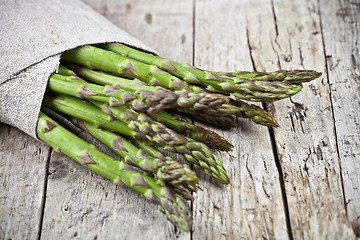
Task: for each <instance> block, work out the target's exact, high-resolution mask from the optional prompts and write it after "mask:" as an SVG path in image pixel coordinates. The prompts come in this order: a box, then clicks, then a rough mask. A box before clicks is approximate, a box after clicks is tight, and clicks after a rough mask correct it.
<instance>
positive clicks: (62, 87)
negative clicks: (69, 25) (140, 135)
mask: <svg viewBox="0 0 360 240" xmlns="http://www.w3.org/2000/svg"><path fill="white" fill-rule="evenodd" d="M79 79H81V78H78V77H76V76H63V75H59V74H52V75H51V76H50V79H49V83H48V89H49V90H52V91H55V92H57V93H62V94H67V95H71V96H73V97H78V98H82V99H90V100H95V101H101V102H106V103H109V104H110V105H111V106H121V105H127V106H130V107H132V108H133V109H135V110H139V111H147V112H150V113H156V112H158V111H161V110H163V109H167V108H172V107H173V106H174V104H175V103H176V100H177V96H176V95H175V94H173V95H174V96H173V97H166V96H165V95H162V94H161V93H160V94H159V91H158V92H151V93H148V92H144V91H143V92H136V93H130V92H128V91H125V90H122V89H115V88H113V87H112V86H109V85H106V86H101V85H97V84H92V83H86V82H85V81H83V82H82V81H80V80H79ZM165 91H168V90H165ZM156 93H157V94H158V95H155V94H156ZM164 93H166V92H164ZM169 95H171V94H169ZM159 99H167V100H166V101H162V102H161V101H158V100H159Z"/></svg>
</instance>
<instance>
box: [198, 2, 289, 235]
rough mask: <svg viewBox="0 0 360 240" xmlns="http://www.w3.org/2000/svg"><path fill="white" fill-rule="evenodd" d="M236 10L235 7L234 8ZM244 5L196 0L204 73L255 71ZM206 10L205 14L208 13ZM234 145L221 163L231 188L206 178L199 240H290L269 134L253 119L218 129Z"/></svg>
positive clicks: (200, 62)
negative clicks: (207, 70)
mask: <svg viewBox="0 0 360 240" xmlns="http://www.w3.org/2000/svg"><path fill="white" fill-rule="evenodd" d="M229 6H231V7H229ZM245 6H246V5H245V2H243V3H239V2H237V3H234V1H196V11H195V26H196V28H195V65H196V66H198V67H201V68H205V69H211V70H217V69H221V70H223V71H226V70H228V71H230V70H235V69H243V70H252V64H251V59H250V55H249V48H248V45H247V35H246V34H247V33H246V28H247V25H246V18H245V16H244V15H242V14H239V13H240V12H243V11H247V10H245ZM204 9H206V11H205V10H204ZM216 131H217V132H218V133H219V134H220V135H222V136H224V137H225V138H226V139H228V140H229V141H230V142H231V143H233V144H234V146H235V147H234V149H233V151H232V152H230V153H229V154H226V153H221V154H218V155H219V156H220V159H221V161H222V162H223V163H224V166H225V168H226V169H227V170H228V173H229V175H230V181H231V183H230V184H229V185H228V186H218V185H216V184H214V183H213V182H211V181H209V180H208V179H207V178H206V179H205V180H204V181H201V182H200V185H201V186H203V188H204V190H203V191H200V192H198V193H197V194H196V195H195V196H196V198H195V201H194V210H193V212H194V226H193V228H194V230H193V238H194V239H259V238H263V239H275V238H276V239H287V238H288V234H287V228H286V219H285V211H284V206H283V202H282V194H281V188H280V183H279V175H278V171H277V168H276V165H275V161H274V157H273V153H272V147H271V143H270V138H269V134H268V129H267V128H265V127H262V126H258V125H256V124H254V123H252V122H250V121H248V120H241V122H240V127H239V128H237V129H232V130H229V131H221V130H218V129H217V130H216Z"/></svg>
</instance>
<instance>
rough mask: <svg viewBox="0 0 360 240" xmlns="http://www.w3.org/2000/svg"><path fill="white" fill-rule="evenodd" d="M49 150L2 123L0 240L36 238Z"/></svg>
mask: <svg viewBox="0 0 360 240" xmlns="http://www.w3.org/2000/svg"><path fill="white" fill-rule="evenodd" d="M49 150H50V148H49V147H48V146H46V145H45V144H43V143H41V142H38V141H36V140H35V139H33V138H31V137H29V136H27V135H26V134H25V133H23V132H21V131H20V130H18V129H16V128H13V127H10V126H8V125H6V124H3V123H0V179H1V187H0V238H1V239H36V238H37V237H38V235H39V229H40V225H41V219H42V209H43V197H44V196H43V193H44V187H45V176H46V167H47V161H48V155H49Z"/></svg>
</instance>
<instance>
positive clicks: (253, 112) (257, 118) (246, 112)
mask: <svg viewBox="0 0 360 240" xmlns="http://www.w3.org/2000/svg"><path fill="white" fill-rule="evenodd" d="M230 104H232V105H234V106H237V107H238V108H239V111H238V112H237V115H238V116H239V117H242V118H249V119H251V120H252V121H253V122H254V123H257V124H260V125H264V126H267V127H279V124H278V123H277V121H276V120H275V118H274V117H273V116H272V115H271V114H270V113H268V112H267V111H265V110H264V109H262V108H260V107H258V106H256V105H254V104H251V105H249V104H247V103H246V102H243V101H241V100H236V101H235V100H232V101H231V102H230Z"/></svg>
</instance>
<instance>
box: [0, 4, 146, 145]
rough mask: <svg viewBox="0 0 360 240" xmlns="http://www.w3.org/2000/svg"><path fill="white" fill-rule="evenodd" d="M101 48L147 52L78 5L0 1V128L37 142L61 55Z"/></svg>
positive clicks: (91, 11) (143, 47)
mask: <svg viewBox="0 0 360 240" xmlns="http://www.w3.org/2000/svg"><path fill="white" fill-rule="evenodd" d="M102 42H122V43H126V44H129V45H132V46H136V47H139V48H142V49H146V50H150V51H151V49H149V48H148V47H147V46H145V45H144V44H143V43H141V42H140V41H138V40H136V39H135V38H133V37H131V36H130V35H129V34H127V33H126V32H124V31H123V30H121V29H119V28H118V27H116V26H115V25H113V24H112V23H110V22H109V21H108V20H106V19H105V18H104V17H102V16H101V15H99V14H98V13H97V12H95V11H94V10H92V9H91V8H90V7H89V6H87V5H86V4H84V3H83V2H81V1H79V0H62V1H60V0H20V1H15V0H0V122H4V123H7V124H10V125H12V126H15V127H17V128H19V129H21V130H22V131H24V132H25V133H27V134H29V135H30V136H33V137H35V138H36V123H37V118H38V114H39V111H40V107H41V101H42V98H43V95H44V92H45V89H46V84H47V81H48V78H49V76H50V74H51V73H53V72H54V71H56V70H57V68H58V65H59V60H60V55H61V53H62V52H64V51H65V50H68V49H71V48H75V47H77V46H81V45H86V44H94V43H102Z"/></svg>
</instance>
